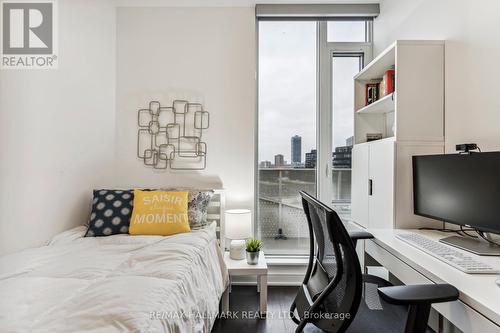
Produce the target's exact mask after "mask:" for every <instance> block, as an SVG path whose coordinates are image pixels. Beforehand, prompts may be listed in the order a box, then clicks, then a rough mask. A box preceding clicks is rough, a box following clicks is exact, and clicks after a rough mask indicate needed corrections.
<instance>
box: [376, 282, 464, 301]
mask: <svg viewBox="0 0 500 333" xmlns="http://www.w3.org/2000/svg"><path fill="white" fill-rule="evenodd" d="M378 293H379V295H380V297H381V298H382V299H383V300H385V301H386V302H388V303H392V304H397V305H419V304H432V303H442V302H450V301H455V300H457V299H458V290H457V288H455V287H453V286H452V285H450V284H416V285H408V286H392V287H382V288H378Z"/></svg>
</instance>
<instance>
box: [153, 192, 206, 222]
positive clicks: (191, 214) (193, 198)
mask: <svg viewBox="0 0 500 333" xmlns="http://www.w3.org/2000/svg"><path fill="white" fill-rule="evenodd" d="M160 190H161V191H187V192H188V193H189V194H188V220H189V226H190V227H191V230H196V229H202V228H204V227H206V226H207V225H208V221H207V214H208V205H209V204H210V200H211V199H212V197H213V195H214V191H213V190H197V189H192V188H167V189H163V188H162V189H160Z"/></svg>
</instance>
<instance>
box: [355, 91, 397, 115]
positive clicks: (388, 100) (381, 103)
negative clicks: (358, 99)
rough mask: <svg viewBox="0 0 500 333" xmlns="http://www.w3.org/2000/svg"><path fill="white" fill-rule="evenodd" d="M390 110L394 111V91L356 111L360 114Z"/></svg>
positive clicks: (382, 112)
mask: <svg viewBox="0 0 500 333" xmlns="http://www.w3.org/2000/svg"><path fill="white" fill-rule="evenodd" d="M389 112H394V93H392V94H390V95H387V96H384V97H382V98H381V99H379V100H378V101H375V102H373V103H371V104H368V105H367V106H364V107H362V108H361V109H359V110H358V111H356V113H358V114H384V113H389Z"/></svg>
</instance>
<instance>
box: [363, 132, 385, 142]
mask: <svg viewBox="0 0 500 333" xmlns="http://www.w3.org/2000/svg"><path fill="white" fill-rule="evenodd" d="M380 139H382V133H366V141H367V142H370V141H375V140H380Z"/></svg>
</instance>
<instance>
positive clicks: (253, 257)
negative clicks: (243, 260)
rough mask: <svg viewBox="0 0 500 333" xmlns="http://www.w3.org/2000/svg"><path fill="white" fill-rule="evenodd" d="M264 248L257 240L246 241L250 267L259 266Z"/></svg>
mask: <svg viewBox="0 0 500 333" xmlns="http://www.w3.org/2000/svg"><path fill="white" fill-rule="evenodd" d="M261 247H262V242H261V241H260V240H258V239H255V238H250V239H249V240H247V241H246V248H247V263H248V264H249V265H257V264H258V263H259V253H260V248H261Z"/></svg>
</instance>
